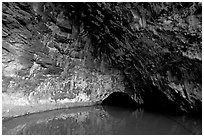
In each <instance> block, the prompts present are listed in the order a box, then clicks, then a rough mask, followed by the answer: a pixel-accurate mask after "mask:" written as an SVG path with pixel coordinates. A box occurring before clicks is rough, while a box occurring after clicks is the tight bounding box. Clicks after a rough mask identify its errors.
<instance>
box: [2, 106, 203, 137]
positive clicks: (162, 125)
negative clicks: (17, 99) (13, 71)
mask: <svg viewBox="0 0 204 137" xmlns="http://www.w3.org/2000/svg"><path fill="white" fill-rule="evenodd" d="M201 130H202V120H201V118H195V117H190V116H186V115H175V114H169V113H168V114H164V113H158V112H152V111H148V110H144V109H136V110H131V109H124V108H119V107H108V106H105V107H102V106H93V107H82V108H72V109H61V110H54V111H49V112H43V113H38V114H32V115H28V116H22V117H18V118H13V119H10V120H4V121H3V122H2V133H3V134H27V135H31V134H38V135H49V134H55V135H56V134H57V135H59V134H60V135H64V134H74V135H77V134H81V135H85V134H89V135H90V134H97V135H101V134H109V135H111V134H119V135H126V134H127V135H128V134H132V135H142V134H145V135H151V134H154V135H155V134H163V135H168V134H171V135H174V134H177V135H179V134H183V135H186V134H201Z"/></svg>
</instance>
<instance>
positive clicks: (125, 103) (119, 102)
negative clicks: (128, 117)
mask: <svg viewBox="0 0 204 137" xmlns="http://www.w3.org/2000/svg"><path fill="white" fill-rule="evenodd" d="M101 105H102V106H117V107H124V108H136V107H137V106H138V104H137V103H136V101H135V100H133V99H132V98H131V97H130V96H129V95H128V94H127V93H123V92H114V93H112V94H110V95H109V96H108V97H107V98H106V99H104V100H103V101H102V103H101Z"/></svg>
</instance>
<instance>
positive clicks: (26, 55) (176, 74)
mask: <svg viewBox="0 0 204 137" xmlns="http://www.w3.org/2000/svg"><path fill="white" fill-rule="evenodd" d="M114 4H115V5H114ZM124 4H125V5H123V4H117V3H112V4H110V3H94V4H87V3H80V4H79V3H77V4H73V3H72V4H69V3H67V4H60V3H55V4H54V3H3V4H2V93H3V115H4V114H5V115H4V116H12V115H18V114H24V113H29V112H30V110H31V109H29V111H27V110H26V111H23V112H24V113H22V112H20V111H19V112H17V111H16V114H14V113H12V114H11V113H10V112H11V111H12V109H13V110H14V107H13V106H17V107H21V106H24V107H25V108H26V107H28V106H35V108H36V106H39V105H45V104H47V106H49V105H50V106H49V109H52V108H57V107H59V106H58V105H61V107H69V103H70V104H71V103H72V105H71V106H74V105H73V103H79V104H80V103H82V102H86V103H87V104H94V103H97V102H100V101H102V100H103V99H104V98H106V97H107V96H108V95H110V94H111V93H112V92H125V93H127V94H128V95H129V96H130V97H131V98H133V99H134V100H135V101H136V102H137V103H138V104H142V105H147V106H150V107H155V108H161V109H164V108H170V107H171V108H172V109H176V110H179V111H180V110H181V111H183V112H196V113H197V112H201V106H202V78H201V75H202V69H201V68H202V58H201V56H202V54H201V52H202V47H201V38H200V36H201V28H202V27H201V16H200V13H199V11H196V12H195V11H194V12H193V11H191V10H189V9H185V8H184V9H181V12H184V13H185V14H187V13H188V12H189V11H190V12H192V13H195V15H189V16H187V15H186V16H187V17H185V19H184V17H183V16H184V15H183V14H184V13H183V14H182V13H179V11H175V12H174V14H172V15H169V16H167V15H166V14H162V15H161V18H157V17H153V14H152V13H153V12H154V11H157V10H158V9H159V8H161V7H163V8H164V9H163V10H165V12H168V10H166V9H165V7H168V6H169V7H171V4H169V5H168V3H166V4H167V6H164V5H163V6H161V5H162V3H161V5H160V4H158V3H157V4H158V5H157V4H155V5H154V4H152V3H147V5H148V4H149V5H153V7H155V8H154V9H152V11H148V10H147V9H145V8H144V7H142V5H143V4H142V3H141V4H140V3H139V5H137V3H135V4H136V6H135V5H134V4H130V3H129V4H130V5H129V6H130V7H131V5H132V6H133V7H134V6H135V8H138V10H139V11H140V10H141V11H142V12H144V13H147V17H148V16H151V14H152V17H153V18H154V19H155V22H153V25H152V24H151V23H150V22H147V19H145V17H144V16H143V15H139V14H138V13H137V11H136V10H134V8H132V9H129V8H130V7H129V6H128V3H124ZM126 4H127V5H126ZM194 5H196V4H194ZM198 5H199V4H198ZM79 6H84V8H83V12H82V11H81V10H78V9H79ZM157 6H158V9H157ZM159 6H161V7H159ZM96 7H97V8H98V9H97V8H96ZM101 7H104V8H101ZM192 7H194V8H195V9H194V10H196V6H192ZM117 8H118V9H117ZM192 9H193V8H192ZM72 11H75V12H73V13H72ZM122 11H124V12H122ZM126 12H127V13H126ZM129 12H130V13H129ZM158 12H159V10H158ZM105 13H106V14H105ZM69 14H72V15H73V16H71V15H70V16H69ZM103 14H105V15H106V16H104V15H103ZM180 14H181V15H180ZM69 17H70V18H69ZM71 17H72V18H71ZM116 17H117V18H116ZM166 17H168V18H166ZM86 18H90V19H88V20H87V19H86ZM184 20H185V21H184ZM148 21H151V19H149V20H148ZM182 21H184V22H182ZM118 22H119V23H118ZM178 22H179V23H178ZM154 23H155V24H156V25H155V24H154ZM121 24H122V25H121ZM172 24H174V25H172ZM175 24H176V25H175ZM119 25H121V26H119ZM184 34H185V35H184ZM97 55H98V56H99V58H97V57H98V56H97ZM96 56H97V57H96ZM67 103H68V104H67ZM48 104H49V105H48ZM53 104H54V106H52V105H53ZM63 104H66V106H64V105H63ZM51 106H52V107H51ZM56 106H57V107H56ZM21 108H22V107H21ZM46 109H47V108H44V109H41V110H46ZM36 111H37V109H36ZM32 112H34V111H33V110H32Z"/></svg>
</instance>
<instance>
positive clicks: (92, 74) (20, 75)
mask: <svg viewBox="0 0 204 137" xmlns="http://www.w3.org/2000/svg"><path fill="white" fill-rule="evenodd" d="M26 7H30V5H29V4H28V3H27V4H26V3H3V32H2V33H3V41H2V95H3V98H2V100H3V101H2V102H3V116H4V117H6V116H17V115H22V114H26V113H30V112H35V111H36V112H37V111H42V110H47V109H55V108H61V107H70V106H78V105H91V104H92V105H93V104H96V103H100V102H101V101H102V100H103V99H105V98H106V97H107V96H109V95H110V94H111V93H113V92H124V89H125V88H124V84H123V76H122V75H121V72H120V71H119V70H115V69H109V70H108V69H107V67H106V68H105V67H104V63H103V62H101V63H100V62H99V63H97V62H96V61H95V60H93V58H92V57H91V55H90V54H91V53H89V51H86V52H81V51H77V48H78V47H79V46H81V45H82V43H79V42H78V41H74V40H73V39H72V38H68V37H69V36H70V37H71V36H72V33H71V34H69V33H65V32H62V31H61V30H60V28H59V27H58V26H57V24H62V25H66V24H64V23H63V21H64V20H63V18H61V19H59V18H60V16H59V18H57V20H59V21H58V22H57V24H54V23H51V22H45V23H43V22H35V21H36V20H35V19H32V18H33V17H35V16H34V14H35V12H33V11H32V10H31V11H30V9H24V8H26ZM49 23H50V24H49ZM67 40H69V41H67ZM72 41H74V42H72ZM77 42H78V43H77ZM85 42H86V43H85V44H88V41H85ZM76 44H78V45H77V46H76ZM87 46H88V45H87ZM66 52H68V53H69V54H68V53H66ZM82 102H83V103H82ZM45 104H47V105H48V106H49V105H51V106H52V107H44V109H41V110H39V109H37V107H36V106H39V107H40V105H42V106H45ZM64 104H66V105H64ZM70 104H71V105H70ZM74 104H75V105H74ZM22 106H24V107H25V109H24V110H23V107H22ZM29 106H31V107H33V109H34V110H32V109H26V107H29ZM14 107H20V108H21V109H19V110H16V109H15V108H14ZM14 110H16V112H15V111H14Z"/></svg>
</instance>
